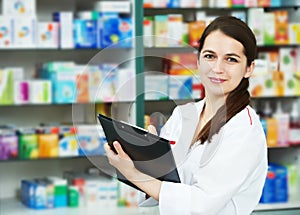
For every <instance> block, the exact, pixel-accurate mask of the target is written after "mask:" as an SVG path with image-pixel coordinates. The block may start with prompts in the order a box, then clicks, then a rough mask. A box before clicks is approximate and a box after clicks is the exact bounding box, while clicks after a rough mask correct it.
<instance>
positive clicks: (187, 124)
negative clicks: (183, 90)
mask: <svg viewBox="0 0 300 215" xmlns="http://www.w3.org/2000/svg"><path fill="white" fill-rule="evenodd" d="M180 113H181V116H182V129H181V130H182V132H181V134H180V137H179V139H178V144H176V145H175V149H174V151H175V153H174V159H175V161H176V164H177V166H179V165H180V164H182V162H183V161H184V159H185V157H186V154H187V153H188V150H189V148H190V145H191V142H192V138H193V136H194V132H195V129H196V127H197V124H198V118H199V117H198V115H199V114H198V111H197V107H196V105H195V104H194V103H188V104H185V105H182V106H180Z"/></svg>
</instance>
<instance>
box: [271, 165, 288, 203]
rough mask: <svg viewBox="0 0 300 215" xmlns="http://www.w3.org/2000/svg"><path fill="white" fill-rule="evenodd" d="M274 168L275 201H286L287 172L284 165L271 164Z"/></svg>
mask: <svg viewBox="0 0 300 215" xmlns="http://www.w3.org/2000/svg"><path fill="white" fill-rule="evenodd" d="M271 165H273V166H274V168H275V175H276V177H275V201H276V202H282V203H283V202H287V201H288V172H287V168H286V166H282V165H278V164H271Z"/></svg>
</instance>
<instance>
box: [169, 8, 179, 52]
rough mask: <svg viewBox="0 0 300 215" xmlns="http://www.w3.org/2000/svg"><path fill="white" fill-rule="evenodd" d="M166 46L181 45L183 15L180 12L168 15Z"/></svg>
mask: <svg viewBox="0 0 300 215" xmlns="http://www.w3.org/2000/svg"><path fill="white" fill-rule="evenodd" d="M167 36H168V46H170V47H174V46H182V37H183V17H182V14H169V15H168V33H167Z"/></svg>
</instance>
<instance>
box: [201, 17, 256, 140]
mask: <svg viewBox="0 0 300 215" xmlns="http://www.w3.org/2000/svg"><path fill="white" fill-rule="evenodd" d="M216 30H219V31H221V32H222V33H224V34H225V35H227V36H229V37H231V38H233V39H235V40H237V41H239V42H240V43H241V44H242V45H243V46H244V54H245V56H246V57H247V66H250V65H251V63H252V62H253V61H254V59H255V58H256V52H257V47H256V39H255V36H254V34H253V32H252V31H251V29H250V28H249V27H248V25H247V24H246V23H244V22H243V21H241V20H240V19H238V18H235V17H232V16H221V17H218V18H216V19H215V20H214V21H212V22H211V23H210V24H209V25H208V26H207V27H206V29H205V30H204V32H203V34H202V36H201V38H200V40H199V48H198V58H199V56H200V52H201V50H202V48H203V45H204V42H205V39H206V37H207V36H208V35H209V34H210V33H212V32H213V31H216ZM248 87H249V79H248V78H243V79H242V80H241V82H240V84H239V85H238V86H237V87H236V88H235V89H234V90H233V91H232V92H230V93H229V95H228V96H227V98H226V102H225V104H224V105H222V106H221V107H220V108H219V109H218V111H217V112H216V114H215V115H214V116H213V117H212V119H211V120H209V121H208V122H207V123H206V125H205V126H204V127H203V128H202V129H201V131H200V133H199V134H198V136H197V138H196V141H198V140H199V141H200V143H201V144H203V143H204V142H205V141H206V140H208V142H210V141H211V138H212V136H213V135H214V134H217V133H218V132H219V130H220V129H221V127H222V126H223V125H224V124H225V123H226V122H228V121H229V120H230V119H231V118H232V117H233V116H235V115H236V114H237V113H239V112H240V111H241V110H243V109H244V108H245V107H246V106H247V105H249V104H250V94H249V92H248Z"/></svg>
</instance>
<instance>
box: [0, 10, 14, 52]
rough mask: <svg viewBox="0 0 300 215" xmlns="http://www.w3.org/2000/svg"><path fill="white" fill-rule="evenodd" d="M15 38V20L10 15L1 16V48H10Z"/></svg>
mask: <svg viewBox="0 0 300 215" xmlns="http://www.w3.org/2000/svg"><path fill="white" fill-rule="evenodd" d="M12 40H13V20H12V18H11V17H9V16H0V48H1V49H2V48H10V47H11V46H12Z"/></svg>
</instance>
